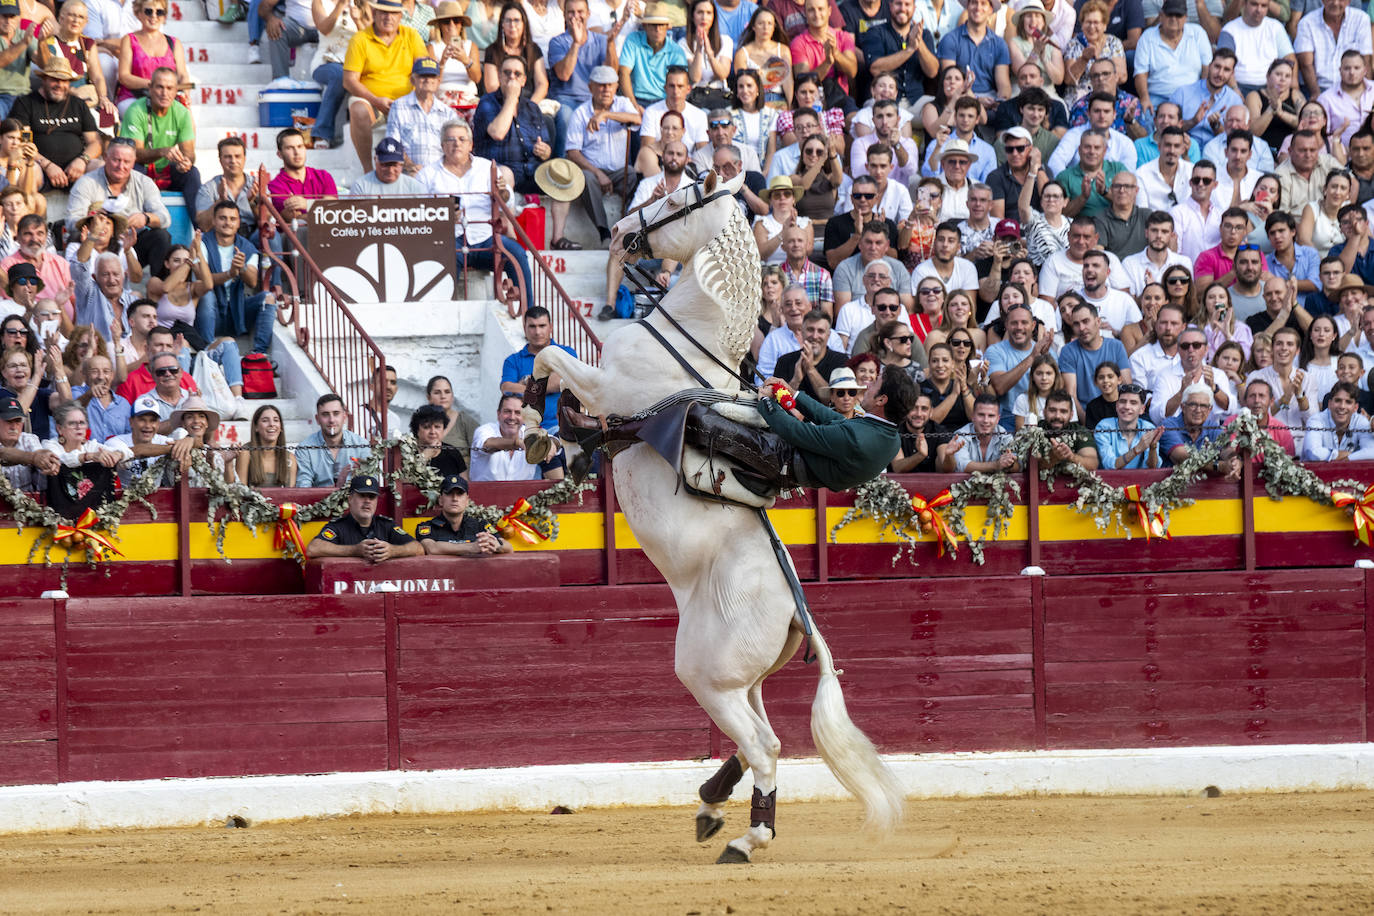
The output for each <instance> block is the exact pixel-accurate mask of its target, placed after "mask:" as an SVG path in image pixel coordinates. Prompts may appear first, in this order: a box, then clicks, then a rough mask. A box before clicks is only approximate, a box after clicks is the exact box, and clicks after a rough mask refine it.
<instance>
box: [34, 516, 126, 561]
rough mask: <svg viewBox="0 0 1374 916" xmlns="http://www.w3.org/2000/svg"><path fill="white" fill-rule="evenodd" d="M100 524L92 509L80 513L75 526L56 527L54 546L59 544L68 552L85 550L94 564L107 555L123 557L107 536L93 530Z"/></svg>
mask: <svg viewBox="0 0 1374 916" xmlns="http://www.w3.org/2000/svg"><path fill="white" fill-rule="evenodd" d="M98 524H100V516H98V515H96V514H95V510H94V509H87V510H86V511H85V512H82V513H81V517H80V518H78V519H77V520H76V522H75V524H71V525H58V526H57V533H56V534H54V535H53V536H52V542H53V543H54V544H61V545H63V546H64V547H66V548H67V549H68V550H79V549H85V550H86V551H87V552H88V553H90V555H91V557H92V558H93V559H95V560H96V562H101V561H103V560H105V559H107V554H111V553H113V554H115V555H116V556H121V557H122V556H124V554H122V553H120V552H119V549H118V548H117V547H115V545H114V541H111V540H110V538H109V535H105V534H101V533H100V532H99V531H96V530H95V526H96V525H98Z"/></svg>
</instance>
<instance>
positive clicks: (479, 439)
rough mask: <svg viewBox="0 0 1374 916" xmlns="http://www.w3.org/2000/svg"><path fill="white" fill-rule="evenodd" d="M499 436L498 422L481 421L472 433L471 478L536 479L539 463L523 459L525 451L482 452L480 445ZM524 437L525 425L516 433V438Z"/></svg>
mask: <svg viewBox="0 0 1374 916" xmlns="http://www.w3.org/2000/svg"><path fill="white" fill-rule="evenodd" d="M500 436H501V425H500V424H499V423H483V424H482V425H481V426H479V427H477V430H476V432H474V433H473V434H472V467H471V468H470V469H469V470H470V474H469V476H470V477H471V478H472V479H473V480H538V479H539V477H540V471H539V465H537V464H530V463H529V462H527V461H525V453H524V452H523V451H522V450H520V449H516V450H515V451H513V452H507V451H500V452H484V451H482V445H483V444H484V443H485V442H486V441H487V440H488V439H496V438H499V437H500ZM524 437H525V427H523V426H522V427H520V431H519V432H518V433H516V438H517V439H523V438H524Z"/></svg>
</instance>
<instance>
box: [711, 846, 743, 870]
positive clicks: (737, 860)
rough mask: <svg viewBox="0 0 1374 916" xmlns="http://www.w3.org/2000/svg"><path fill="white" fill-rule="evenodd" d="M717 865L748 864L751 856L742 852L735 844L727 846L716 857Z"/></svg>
mask: <svg viewBox="0 0 1374 916" xmlns="http://www.w3.org/2000/svg"><path fill="white" fill-rule="evenodd" d="M716 864H717V865H748V864H749V856H748V855H747V854H745V853H742V852H740V851H739V850H738V849H736V848H735V847H733V846H726V847H725V851H724V852H722V853H721V854H720V858H719V859H716Z"/></svg>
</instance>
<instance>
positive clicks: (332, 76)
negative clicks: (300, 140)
mask: <svg viewBox="0 0 1374 916" xmlns="http://www.w3.org/2000/svg"><path fill="white" fill-rule="evenodd" d="M310 78H311V79H313V80H314V81H315V82H317V83H319V84H320V88H321V89H322V90H323V94H322V95H321V97H320V111H319V114H317V115H315V126H314V127H312V128H310V136H312V137H319V138H321V139H324V140H331V141H332V140H333V139H334V121H335V119H336V118H338V116H339V111H340V110H341V109H342V108H343V101H344V96H345V95H347V93H345V92H344V88H343V64H336V63H333V62H326V63H323V64H320V65H319V66H318V67H316V68H315V72H314V73H312V74H310Z"/></svg>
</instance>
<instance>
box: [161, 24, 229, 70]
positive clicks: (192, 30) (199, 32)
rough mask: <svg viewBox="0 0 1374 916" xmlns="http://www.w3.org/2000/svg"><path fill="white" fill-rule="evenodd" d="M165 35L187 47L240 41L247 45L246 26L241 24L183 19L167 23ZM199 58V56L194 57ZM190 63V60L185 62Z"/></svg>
mask: <svg viewBox="0 0 1374 916" xmlns="http://www.w3.org/2000/svg"><path fill="white" fill-rule="evenodd" d="M167 34H168V35H171V36H172V37H173V38H175V39H176V40H177V41H179V42H182V43H183V44H185V45H186V46H187V47H192V48H194V47H199V46H201V45H207V46H208V45H211V44H214V43H216V42H224V41H241V42H243V43H244V44H245V45H247V44H248V26H247V25H245V24H244V23H242V22H236V23H234V24H233V25H225V24H224V23H222V22H208V21H206V20H205V19H198V20H189V19H183V20H181V21H179V22H177V21H172V22H168V23H167ZM196 56H197V57H199V54H197V55H196ZM186 62H187V63H190V58H189V57H188V58H187V60H186Z"/></svg>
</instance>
